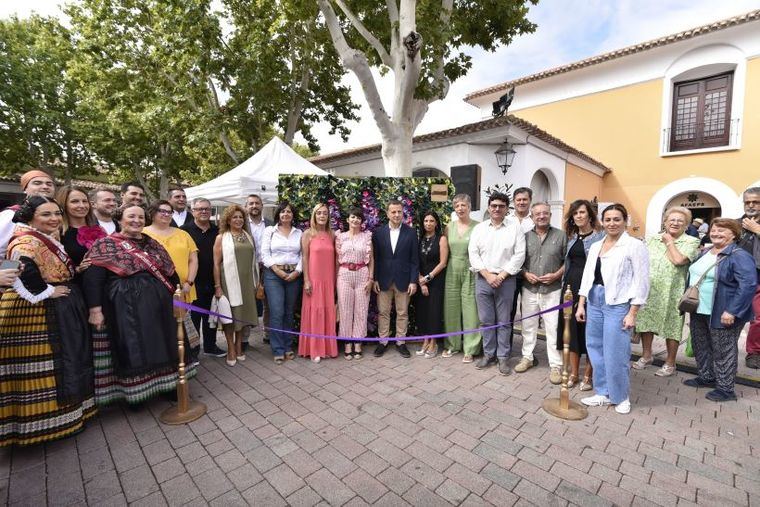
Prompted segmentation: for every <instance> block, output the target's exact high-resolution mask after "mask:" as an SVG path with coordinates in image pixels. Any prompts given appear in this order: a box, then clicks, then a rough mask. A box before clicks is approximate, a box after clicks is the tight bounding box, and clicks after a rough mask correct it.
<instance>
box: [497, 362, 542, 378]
mask: <svg viewBox="0 0 760 507" xmlns="http://www.w3.org/2000/svg"><path fill="white" fill-rule="evenodd" d="M507 361H508V359H507V358H506V357H500V358H499V374H500V375H504V376H505V377H506V376H507V375H509V374H511V373H512V369H511V368H510V367H509V364H508V363H507ZM534 361H535V359H534Z"/></svg>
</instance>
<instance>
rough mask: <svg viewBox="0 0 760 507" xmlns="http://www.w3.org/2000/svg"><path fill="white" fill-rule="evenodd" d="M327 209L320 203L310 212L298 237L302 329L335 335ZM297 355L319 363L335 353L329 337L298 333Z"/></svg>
mask: <svg viewBox="0 0 760 507" xmlns="http://www.w3.org/2000/svg"><path fill="white" fill-rule="evenodd" d="M329 213H330V212H329V209H328V208H327V205H326V204H323V203H320V204H317V205H316V206H315V207H314V210H313V211H312V213H311V221H310V224H311V227H309V229H308V230H307V231H306V232H305V233H304V235H303V238H302V239H301V251H302V253H303V304H302V305H301V332H302V333H304V334H308V333H313V334H321V335H329V336H335V324H336V321H335V243H334V237H333V232H332V230H330V227H329V225H328V224H329V220H330V217H329ZM298 355H299V356H301V357H310V358H311V360H312V361H314V362H315V363H318V362H319V361H320V360H321V359H322V358H323V357H336V356H337V355H338V342H337V341H336V340H335V339H334V338H332V339H327V338H316V337H310V336H304V335H301V336H300V338H299V339H298Z"/></svg>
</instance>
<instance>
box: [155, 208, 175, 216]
mask: <svg viewBox="0 0 760 507" xmlns="http://www.w3.org/2000/svg"><path fill="white" fill-rule="evenodd" d="M158 212H159V213H161V214H162V215H164V216H169V215H171V214H172V210H170V209H159V210H158Z"/></svg>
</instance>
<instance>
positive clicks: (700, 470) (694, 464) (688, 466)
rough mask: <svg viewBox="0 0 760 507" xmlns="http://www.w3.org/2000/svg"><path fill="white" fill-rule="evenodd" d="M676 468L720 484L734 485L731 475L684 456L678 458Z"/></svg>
mask: <svg viewBox="0 0 760 507" xmlns="http://www.w3.org/2000/svg"><path fill="white" fill-rule="evenodd" d="M677 466H678V468H683V469H684V470H688V471H689V473H690V474H691V473H694V474H699V475H702V476H704V477H707V478H709V479H712V480H714V481H718V482H722V483H723V484H725V485H727V486H733V485H734V474H733V473H731V472H727V471H725V470H721V469H720V468H715V467H711V466H710V465H705V464H704V463H700V462H698V461H695V460H693V459H691V458H687V457H686V456H679V457H678V463H677Z"/></svg>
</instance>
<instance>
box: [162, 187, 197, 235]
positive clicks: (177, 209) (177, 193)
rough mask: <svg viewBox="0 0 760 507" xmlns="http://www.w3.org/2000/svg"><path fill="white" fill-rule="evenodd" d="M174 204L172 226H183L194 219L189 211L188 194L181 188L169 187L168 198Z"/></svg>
mask: <svg viewBox="0 0 760 507" xmlns="http://www.w3.org/2000/svg"><path fill="white" fill-rule="evenodd" d="M167 200H168V201H169V204H171V206H172V223H171V224H170V225H171V226H172V227H182V226H183V225H185V224H186V223H188V222H191V221H192V218H193V217H192V216H190V213H188V211H187V196H186V195H185V191H184V190H182V189H181V188H172V189H169V198H168V199H167Z"/></svg>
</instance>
